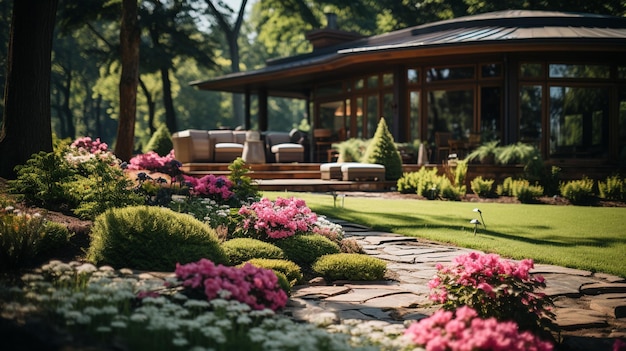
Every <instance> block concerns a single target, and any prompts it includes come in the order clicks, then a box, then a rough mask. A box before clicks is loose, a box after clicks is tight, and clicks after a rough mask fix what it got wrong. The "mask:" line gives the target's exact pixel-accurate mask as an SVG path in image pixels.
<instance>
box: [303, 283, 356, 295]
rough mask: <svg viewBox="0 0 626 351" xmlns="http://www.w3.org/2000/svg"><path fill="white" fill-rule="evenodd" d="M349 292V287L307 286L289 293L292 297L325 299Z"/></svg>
mask: <svg viewBox="0 0 626 351" xmlns="http://www.w3.org/2000/svg"><path fill="white" fill-rule="evenodd" d="M349 291H350V288H349V287H345V286H320V285H316V286H308V287H305V288H300V289H294V290H293V291H292V292H291V296H292V297H303V298H326V297H330V296H335V295H339V294H346V293H348V292H349Z"/></svg>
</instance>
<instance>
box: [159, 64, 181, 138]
mask: <svg viewBox="0 0 626 351" xmlns="http://www.w3.org/2000/svg"><path fill="white" fill-rule="evenodd" d="M161 81H162V84H163V106H165V125H166V126H167V129H168V130H169V131H170V133H174V132H177V131H178V126H177V125H176V111H174V101H172V82H170V70H169V68H168V67H161Z"/></svg>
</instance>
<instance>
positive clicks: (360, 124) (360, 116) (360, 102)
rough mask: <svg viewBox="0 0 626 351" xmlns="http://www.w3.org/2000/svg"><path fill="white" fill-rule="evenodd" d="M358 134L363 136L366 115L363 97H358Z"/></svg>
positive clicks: (357, 135) (360, 136)
mask: <svg viewBox="0 0 626 351" xmlns="http://www.w3.org/2000/svg"><path fill="white" fill-rule="evenodd" d="M356 111H357V112H356V135H355V137H357V138H361V139H362V138H363V125H364V123H363V118H365V117H366V116H365V115H364V114H363V98H362V97H358V98H356Z"/></svg>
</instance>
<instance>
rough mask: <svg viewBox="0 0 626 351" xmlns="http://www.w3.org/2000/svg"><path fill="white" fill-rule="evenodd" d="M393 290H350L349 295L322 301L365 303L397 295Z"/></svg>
mask: <svg viewBox="0 0 626 351" xmlns="http://www.w3.org/2000/svg"><path fill="white" fill-rule="evenodd" d="M397 293H398V291H397V290H393V289H352V291H350V292H349V293H346V294H341V295H335V296H331V297H328V298H325V299H324V301H343V302H365V301H368V300H370V299H373V298H376V297H382V296H387V295H393V294H397Z"/></svg>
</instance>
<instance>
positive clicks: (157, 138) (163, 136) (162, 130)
mask: <svg viewBox="0 0 626 351" xmlns="http://www.w3.org/2000/svg"><path fill="white" fill-rule="evenodd" d="M173 148H174V144H173V142H172V134H170V131H169V130H168V129H167V126H166V125H165V124H162V125H161V126H160V127H159V128H158V129H157V130H156V131H155V132H154V134H152V137H151V138H150V141H148V145H146V146H145V147H144V149H143V152H144V153H147V152H149V151H154V152H156V153H157V154H159V156H166V155H167V154H169V153H170V151H172V149H173Z"/></svg>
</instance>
